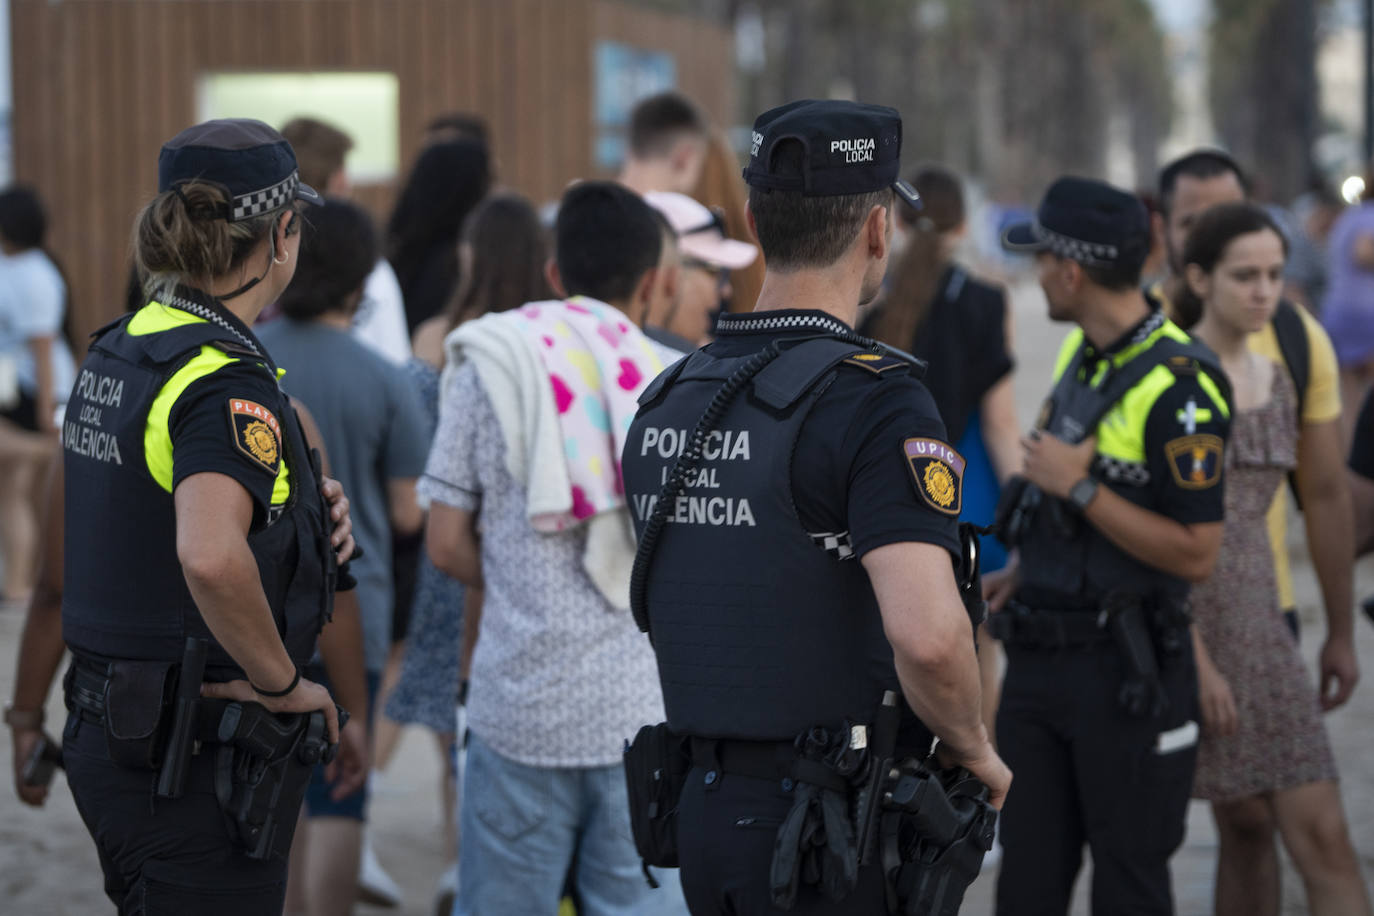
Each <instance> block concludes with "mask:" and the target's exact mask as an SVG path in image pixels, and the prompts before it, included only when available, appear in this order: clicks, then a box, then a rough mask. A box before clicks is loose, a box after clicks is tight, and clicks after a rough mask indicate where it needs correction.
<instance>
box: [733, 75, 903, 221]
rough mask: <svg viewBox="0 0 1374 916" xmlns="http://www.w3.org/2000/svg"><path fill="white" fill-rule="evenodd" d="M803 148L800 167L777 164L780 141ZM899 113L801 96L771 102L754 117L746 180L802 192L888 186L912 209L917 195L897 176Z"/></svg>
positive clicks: (842, 191) (867, 190) (826, 193)
mask: <svg viewBox="0 0 1374 916" xmlns="http://www.w3.org/2000/svg"><path fill="white" fill-rule="evenodd" d="M785 140H794V141H796V142H798V143H800V144H801V146H802V149H803V151H804V155H803V157H802V169H801V172H800V173H796V172H793V171H790V170H789V171H787V172H785V173H779V172H778V171H775V169H776V159H775V156H774V153H775V151H776V149H777V146H778V144H779V143H781V142H783V141H785ZM901 157H902V116H901V115H900V114H898V113H897V109H895V108H888V107H887V106H885V105H864V104H861V103H859V102H842V101H834V100H830V101H816V100H813V99H803V100H801V101H797V102H789V103H788V104H786V105H782V106H780V107H778V108H772V109H769V110H768V111H765V112H764V113H763V114H761V115H759V116H758V118H757V119H756V120H755V121H754V132H753V138H752V142H751V144H750V149H749V165H747V166H746V167H745V169H744V181H745V184H747V185H749V186H750V187H751V188H759V189H761V190H780V191H801V192H802V194H803V195H804V196H806V197H837V196H840V195H846V194H868V193H871V192H873V191H881V190H883V189H884V188H891V189H892V190H893V191H895V192H896V193H897V195H898V196H899V197H901V198H902V200H904V201H906V203H908V204H910V205H911V206H912V207H915V208H916V209H918V210H919V209H920V207H921V197H920V195H919V194H917V193H916V189H915V188H913V187H912V186H911V185H909V184H907V183H906V182H905V181H901V180H900V179H899V178H898V177H897V173H898V170H899V169H900V168H901V164H902V163H901Z"/></svg>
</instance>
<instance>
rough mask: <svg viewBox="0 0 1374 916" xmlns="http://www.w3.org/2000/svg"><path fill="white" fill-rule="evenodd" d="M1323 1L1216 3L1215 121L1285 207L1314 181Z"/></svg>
mask: <svg viewBox="0 0 1374 916" xmlns="http://www.w3.org/2000/svg"><path fill="white" fill-rule="evenodd" d="M1322 2H1325V0H1213V10H1214V18H1213V20H1212V29H1211V35H1210V44H1211V47H1210V52H1209V59H1210V87H1209V95H1210V102H1211V109H1212V120H1213V122H1214V123H1215V124H1216V126H1217V132H1218V133H1219V134H1220V135H1221V138H1222V142H1223V143H1225V145H1226V146H1227V148H1228V149H1230V151H1231V152H1232V153H1234V154H1235V155H1236V157H1237V158H1238V159H1239V160H1240V161H1241V162H1243V163H1245V164H1246V165H1247V166H1248V167H1249V168H1250V170H1251V171H1252V172H1253V173H1254V175H1255V176H1256V179H1257V181H1258V185H1259V187H1258V191H1259V193H1260V194H1261V195H1262V196H1263V197H1265V198H1266V199H1270V200H1275V201H1280V202H1285V203H1286V202H1288V201H1290V200H1292V199H1293V198H1294V197H1296V196H1297V195H1298V194H1300V193H1301V192H1302V191H1303V190H1304V188H1305V187H1306V183H1307V181H1308V178H1309V176H1311V175H1312V174H1314V169H1315V163H1314V159H1313V143H1314V142H1315V140H1316V137H1317V130H1318V127H1319V123H1318V106H1317V78H1316V54H1317V47H1316V35H1317V6H1318V5H1319V4H1320V3H1322Z"/></svg>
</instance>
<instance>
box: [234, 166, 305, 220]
mask: <svg viewBox="0 0 1374 916" xmlns="http://www.w3.org/2000/svg"><path fill="white" fill-rule="evenodd" d="M300 183H301V179H300V173H299V172H292V173H291V174H290V175H288V176H286V177H285V178H283V179H282V180H281V181H279V182H277V183H276V184H274V185H272V186H271V187H267V188H263V189H262V190H261V191H250V192H249V193H247V194H239V195H237V196H236V197H235V198H234V203H233V209H232V210H230V213H229V222H231V223H237V222H239V221H241V220H245V219H252V218H253V217H255V216H261V215H262V214H264V213H271V212H272V211H273V210H280V209H281V208H282V207H284V206H286V205H287V204H289V203H291V201H292V200H294V199H295V197H296V188H297V187H298V186H299V185H300Z"/></svg>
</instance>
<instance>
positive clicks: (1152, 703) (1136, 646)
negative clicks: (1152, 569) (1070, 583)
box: [1102, 592, 1169, 718]
mask: <svg viewBox="0 0 1374 916" xmlns="http://www.w3.org/2000/svg"><path fill="white" fill-rule="evenodd" d="M1102 613H1103V614H1104V615H1106V623H1107V630H1108V632H1110V633H1111V635H1112V641H1113V643H1115V645H1116V650H1117V653H1118V654H1119V655H1120V656H1121V661H1122V664H1123V665H1124V666H1125V668H1126V674H1125V677H1124V678H1123V679H1122V682H1121V687H1120V689H1119V691H1118V693H1117V703H1118V705H1120V707H1121V709H1122V710H1123V711H1124V712H1125V713H1126V714H1127V715H1130V716H1133V717H1135V718H1145V717H1157V716H1160V715H1163V714H1164V712H1165V711H1166V710H1167V709H1168V707H1169V698H1168V696H1167V695H1166V694H1165V692H1164V685H1163V683H1162V682H1161V681H1160V677H1159V656H1158V654H1157V651H1156V647H1155V636H1154V634H1152V633H1151V629H1152V628H1151V626H1150V621H1149V620H1147V618H1146V613H1145V607H1144V603H1143V602H1142V600H1141V599H1140V598H1139V597H1138V596H1135V595H1130V594H1127V593H1124V592H1113V593H1112V594H1110V595H1108V596H1107V598H1106V600H1105V601H1104V602H1103V605H1102Z"/></svg>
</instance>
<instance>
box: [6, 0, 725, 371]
mask: <svg viewBox="0 0 1374 916" xmlns="http://www.w3.org/2000/svg"><path fill="white" fill-rule="evenodd" d="M10 9H11V33H12V41H13V69H14V122H13V130H14V144H15V150H14V153H15V176H16V178H17V180H19V181H24V182H28V183H31V184H33V185H35V186H36V187H37V188H38V190H39V192H40V193H41V194H42V195H43V198H44V200H45V201H46V202H47V205H48V207H49V211H50V215H51V225H52V232H51V236H50V243H51V247H52V248H53V250H54V252H55V253H56V254H57V255H58V257H59V258H60V259H61V260H62V262H63V264H64V266H65V267H66V269H67V272H68V274H69V277H70V281H71V293H72V310H73V316H74V328H75V331H76V333H77V334H78V335H79V336H80V339H79V340H78V341H75V343H76V344H77V345H78V347H84V341H85V334H86V333H88V332H89V331H91V330H93V329H94V328H96V327H98V326H99V325H100V324H102V323H104V322H105V321H107V320H109V319H110V318H111V317H114V316H115V315H117V314H118V313H119V311H120V309H121V308H122V301H123V290H124V284H125V280H126V277H127V264H128V250H129V249H128V244H129V242H128V239H129V230H130V227H131V225H132V221H133V217H134V215H135V214H136V213H137V211H138V209H139V207H140V206H141V205H142V204H143V203H144V202H145V201H147V200H148V199H149V198H150V197H151V196H152V194H153V193H154V192H155V191H156V181H157V153H158V149H159V148H160V146H161V145H162V143H163V141H165V140H167V139H168V138H170V137H171V136H172V135H174V134H175V133H177V132H178V131H179V130H181V129H182V128H183V127H186V126H187V125H189V124H191V123H192V122H193V121H194V119H195V117H196V103H195V91H196V80H197V77H198V76H199V74H201V73H202V72H206V71H222V70H303V71H310V70H385V71H391V72H394V73H396V74H397V76H398V79H399V83H400V111H399V119H400V123H399V131H400V143H401V163H402V169H405V168H406V167H407V166H408V164H409V163H410V162H411V161H412V160H413V158H414V156H415V153H416V151H417V147H418V142H419V138H420V134H421V131H422V129H423V127H424V125H425V123H426V122H427V121H428V120H429V119H430V118H431V117H433V116H434V115H436V114H439V113H442V112H446V111H457V110H465V111H472V112H476V113H478V114H480V115H483V116H484V117H485V118H486V119H487V120H488V123H489V124H490V126H491V131H492V146H493V155H494V157H495V160H496V163H497V168H498V170H499V178H500V180H501V181H502V183H504V184H506V185H508V186H511V187H513V188H515V189H517V190H520V191H522V192H523V193H525V194H528V195H530V196H531V197H532V198H534V199H535V200H543V199H548V198H552V197H555V196H557V195H558V193H559V192H560V190H561V189H562V187H563V186H564V185H565V184H566V183H567V182H568V181H570V180H571V179H573V178H577V177H581V176H587V175H590V174H592V170H593V166H592V156H591V152H592V135H593V124H592V102H593V95H592V93H593V85H592V81H593V72H592V60H593V57H592V55H593V48H594V44H595V41H596V40H597V39H599V38H606V39H612V40H616V41H623V42H625V43H628V44H634V45H638V46H641V47H645V48H653V49H659V50H665V51H669V52H671V53H673V54H674V55H675V56H676V58H677V66H678V82H679V86H680V87H681V88H682V89H683V90H684V91H685V92H687V93H688V94H690V95H692V96H693V97H694V98H696V99H697V100H698V101H699V102H700V103H701V104H702V105H703V107H704V108H705V109H706V110H707V111H708V112H709V113H710V114H711V115H712V116H713V117H714V118H715V119H716V120H717V123H721V124H729V123H731V120H732V119H731V117H730V116H731V115H732V114H733V110H734V109H733V104H734V97H733V88H732V85H731V79H730V74H731V73H732V72H733V67H734V60H733V45H732V42H731V38H730V35H729V33H728V32H726V31H725V30H723V29H721V28H718V27H716V26H712V25H709V24H706V23H703V22H699V21H695V20H691V19H685V18H681V17H670V16H666V15H663V14H658V13H651V12H646V11H643V10H638V9H631V8H628V7H624V6H621V5H619V4H616V3H613V2H608V0H62V2H52V0H11V2H10ZM391 196H392V189H391V188H390V187H387V186H384V187H373V188H360V189H359V197H360V199H361V200H363V201H364V202H365V203H367V204H368V205H369V206H370V207H372V208H373V210H374V211H375V212H376V213H377V214H378V215H379V216H381V215H384V213H385V211H386V209H387V208H388V207H389V204H390V201H391Z"/></svg>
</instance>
